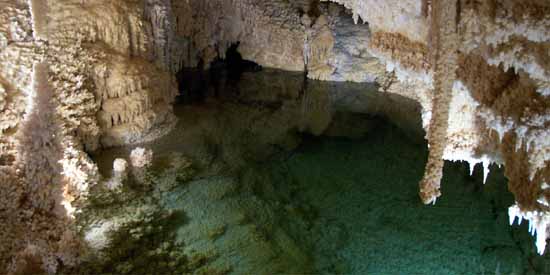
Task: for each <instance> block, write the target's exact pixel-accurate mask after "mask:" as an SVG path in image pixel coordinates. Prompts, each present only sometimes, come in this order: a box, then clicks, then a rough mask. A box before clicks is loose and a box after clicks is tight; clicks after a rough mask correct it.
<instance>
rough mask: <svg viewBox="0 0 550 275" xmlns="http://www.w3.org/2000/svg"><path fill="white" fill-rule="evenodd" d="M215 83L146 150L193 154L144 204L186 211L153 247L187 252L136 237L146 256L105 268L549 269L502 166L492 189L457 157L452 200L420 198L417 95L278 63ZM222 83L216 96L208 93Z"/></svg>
mask: <svg viewBox="0 0 550 275" xmlns="http://www.w3.org/2000/svg"><path fill="white" fill-rule="evenodd" d="M216 85H217V87H211V86H208V85H206V88H204V87H203V88H201V89H206V91H204V92H205V94H206V96H205V97H202V98H203V99H204V101H202V102H200V103H196V102H195V103H192V104H189V103H186V104H180V105H176V107H175V108H176V109H175V112H176V114H177V115H178V117H179V119H180V120H179V123H178V126H177V128H176V129H175V130H174V131H173V132H172V133H170V134H169V135H168V136H166V137H164V138H162V139H160V140H158V141H155V142H154V143H151V144H144V145H141V146H144V147H148V148H152V149H153V151H154V154H155V159H156V161H157V162H159V161H160V160H161V159H163V158H164V159H166V158H169V156H170V155H171V154H173V153H174V152H177V153H180V154H183V155H185V156H187V157H189V158H190V159H191V160H192V162H193V163H194V164H193V165H194V168H195V169H196V171H197V173H196V174H195V176H194V177H193V178H186V179H185V180H179V181H178V180H176V182H178V184H176V185H175V186H173V187H171V188H169V189H163V190H161V191H159V192H151V193H150V194H149V193H147V192H146V193H145V194H141V195H140V196H141V197H142V198H143V200H144V201H147V197H148V196H151V197H153V194H155V195H154V201H155V204H154V205H155V207H157V208H158V209H160V210H159V211H169V212H175V213H180V214H178V215H179V216H178V218H177V219H176V218H174V219H172V220H171V222H170V226H165V227H163V228H164V229H160V230H158V231H157V232H156V233H155V234H151V236H150V237H149V238H147V239H146V242H147V245H144V246H143V249H150V250H151V251H153V250H155V251H156V250H158V249H160V250H163V249H164V250H167V255H171V254H170V253H175V254H178V255H184V256H185V257H186V260H185V261H183V262H170V261H169V260H166V261H167V262H166V263H163V262H162V261H164V260H160V261H159V260H158V257H157V258H155V257H152V256H151V257H150V260H151V263H148V264H147V265H144V264H143V261H148V259H149V258H148V257H147V256H145V257H144V256H143V255H149V254H147V253H151V252H150V251H149V250H148V251H146V253H145V252H143V251H141V252H140V251H139V249H140V246H139V240H138V241H137V242H136V243H137V245H135V244H136V243H133V246H132V248H131V249H129V250H128V252H127V253H138V254H139V255H141V256H140V258H139V261H141V264H136V263H133V262H132V261H134V260H135V259H134V258H132V257H131V256H128V257H119V258H117V260H116V261H115V262H113V261H111V262H109V265H110V267H108V268H106V267H104V266H103V267H101V268H100V269H95V270H96V271H97V270H104V271H105V270H109V271H112V272H114V273H124V272H126V273H132V274H136V273H144V272H150V269H147V268H145V267H144V266H148V267H149V268H151V267H153V268H154V267H156V266H157V265H159V268H160V265H162V269H157V270H162V271H164V272H169V273H170V272H172V273H174V274H181V273H202V274H226V273H227V274H542V273H544V272H547V271H549V270H550V265H549V264H548V263H549V261H548V258H547V257H540V256H537V255H536V249H535V248H534V246H533V239H532V237H531V236H529V235H528V233H527V232H528V230H527V228H526V225H525V224H524V225H522V226H521V227H519V226H514V227H510V226H509V225H508V216H507V207H508V206H510V205H511V204H512V203H513V197H512V195H511V194H510V193H509V192H508V191H507V189H506V179H505V178H504V176H503V173H502V169H500V168H498V167H496V166H492V167H491V174H490V175H489V178H488V180H487V183H486V184H485V185H483V183H482V174H483V173H482V171H481V167H477V169H476V170H475V172H474V174H473V175H472V176H470V175H469V169H468V167H467V166H466V164H464V163H450V162H447V163H446V164H445V170H444V179H443V183H442V192H443V196H442V197H441V198H440V199H438V201H437V204H436V205H434V206H426V205H423V204H421V202H420V200H419V198H418V194H417V192H418V181H419V180H420V179H421V177H422V174H423V169H424V165H425V162H426V157H427V149H426V147H427V146H426V143H425V141H424V140H423V138H422V135H423V133H422V130H421V129H420V114H419V109H418V106H417V105H415V104H414V103H413V102H412V101H410V100H407V99H404V98H400V97H398V96H395V95H388V94H381V93H378V92H376V87H374V86H373V85H365V84H349V83H348V84H337V83H326V82H324V83H323V82H315V81H304V78H303V75H301V74H294V73H284V72H277V71H267V70H264V71H262V72H255V73H246V74H244V75H242V76H241V79H240V81H239V82H238V83H235V82H224V81H221V82H216ZM211 90H215V91H216V93H215V94H217V95H218V96H217V97H210V96H209V95H208V94H209V91H211ZM220 94H221V95H220ZM131 148H132V147H128V148H118V149H111V150H106V151H103V152H102V153H100V154H98V155H96V156H94V158H95V159H96V160H97V161H98V162H99V164H100V166H101V170H102V173H103V174H105V175H106V177H108V174H109V170H110V166H111V165H112V160H113V159H114V158H115V157H127V155H128V152H129V150H130V149H131ZM157 166H158V165H157ZM166 171H167V172H166ZM166 171H164V172H155V173H156V174H157V178H156V180H155V181H154V182H153V185H154V184H159V182H162V181H163V179H166V180H167V179H168V178H171V176H172V175H170V173H172V172H170V171H171V170H166ZM153 188H154V187H153ZM148 222H149V223H155V222H156V221H155V220H154V219H152V221H148ZM153 225H154V224H153ZM136 226H138V225H136ZM139 226H143V224H139ZM161 236H162V237H161ZM155 238H158V244H157V243H156V241H155V240H156V239H155ZM144 241H145V240H144ZM166 242H169V243H173V244H177V245H173V246H170V245H166V244H165V243H166ZM124 251H125V250H122V252H121V253H125V252H124ZM142 252H143V253H142ZM159 253H160V252H159ZM153 254H154V253H153ZM153 254H151V255H153ZM165 258H167V259H168V258H169V257H168V256H167V257H165ZM163 259H164V258H163ZM117 261H118V262H117ZM159 262H160V263H159ZM179 264H182V265H185V268H178V267H177V265H179ZM118 265H124V268H117V267H116V266H118ZM170 265H171V266H172V268H170V267H171V266H170ZM153 270H154V269H153ZM123 271H124V272H123Z"/></svg>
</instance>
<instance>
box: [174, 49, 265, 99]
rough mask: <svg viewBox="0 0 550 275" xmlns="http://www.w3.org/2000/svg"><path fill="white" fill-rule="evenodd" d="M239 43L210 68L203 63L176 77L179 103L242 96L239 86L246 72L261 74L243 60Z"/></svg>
mask: <svg viewBox="0 0 550 275" xmlns="http://www.w3.org/2000/svg"><path fill="white" fill-rule="evenodd" d="M238 47H239V42H236V43H233V44H231V46H230V47H229V48H228V49H227V50H226V51H225V53H224V55H223V56H218V57H216V58H215V59H214V60H213V61H212V62H210V63H209V64H204V61H203V60H202V59H201V60H199V63H198V66H197V67H192V68H189V67H183V68H181V69H180V70H179V71H178V72H177V73H176V80H177V82H178V91H179V96H178V101H177V102H179V103H201V102H204V100H206V99H207V98H209V97H211V96H213V97H216V98H217V97H224V96H230V95H231V94H232V93H238V89H237V86H238V82H239V80H240V78H241V75H242V74H243V73H245V72H257V71H261V70H262V67H261V66H260V65H258V64H257V63H255V62H253V61H249V60H245V59H243V58H242V56H241V54H240V53H239V52H238Z"/></svg>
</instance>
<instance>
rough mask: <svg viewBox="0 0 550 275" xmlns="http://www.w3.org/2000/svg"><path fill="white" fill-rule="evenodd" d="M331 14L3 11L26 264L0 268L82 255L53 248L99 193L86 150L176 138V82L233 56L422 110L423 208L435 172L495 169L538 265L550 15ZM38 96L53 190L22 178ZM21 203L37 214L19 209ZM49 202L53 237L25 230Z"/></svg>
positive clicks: (9, 149)
mask: <svg viewBox="0 0 550 275" xmlns="http://www.w3.org/2000/svg"><path fill="white" fill-rule="evenodd" d="M332 2H336V3H338V4H341V5H343V6H344V7H346V8H347V9H348V11H346V10H344V9H343V8H342V7H341V6H339V5H336V4H334V3H330V4H329V3H326V5H324V4H317V3H315V1H282V0H276V1H267V0H263V1H252V0H235V1H228V0H214V1H202V0H188V1H168V0H146V1H111V0H99V1H82V0H45V1H39V0H29V1H24V0H0V200H1V201H2V204H3V205H5V207H4V208H3V209H2V210H0V211H3V212H0V214H1V215H2V216H1V217H2V219H3V220H5V221H7V222H12V223H13V224H14V226H13V228H11V229H10V230H7V231H4V232H0V234H1V235H0V239H1V240H10V241H6V242H5V243H6V245H4V246H2V248H0V255H9V254H14V253H11V252H13V251H16V252H17V251H19V252H20V253H19V254H17V253H15V254H17V255H20V256H21V257H19V258H17V257H16V258H14V259H12V258H2V259H0V261H1V262H0V267H5V268H8V266H9V268H10V269H11V270H18V263H20V261H25V260H26V261H30V262H36V263H37V265H38V266H40V268H42V269H45V270H48V271H52V270H55V269H56V262H55V261H53V260H52V259H54V258H55V257H58V258H62V259H63V262H64V263H65V264H72V263H75V259H74V258H71V256H70V255H69V254H70V253H69V252H67V251H75V250H77V248H76V247H77V246H78V245H73V244H74V243H77V241H76V240H75V239H74V238H72V237H70V236H71V234H70V232H68V233H67V232H66V234H65V233H63V234H61V233H62V232H63V231H64V227H65V225H66V224H67V223H70V222H71V221H70V220H71V218H72V214H71V213H73V212H74V211H76V209H75V208H74V207H75V206H73V204H75V205H77V204H78V203H77V202H76V200H77V198H78V199H79V200H83V199H84V198H85V197H86V194H87V193H88V189H89V187H90V186H93V185H95V184H96V183H97V182H98V181H99V178H98V173H97V167H96V165H95V164H94V163H93V162H92V161H91V160H90V159H89V158H88V156H87V155H86V154H85V150H87V151H93V150H95V149H98V148H100V147H101V146H117V145H124V144H129V143H136V142H141V141H146V140H152V139H155V138H157V137H159V136H162V135H163V134H165V133H167V132H168V131H169V130H170V129H171V128H172V127H173V125H174V123H175V117H174V115H173V114H172V107H171V105H172V102H173V99H174V97H175V94H176V83H175V80H174V76H173V75H174V73H175V72H177V71H178V70H179V69H180V68H181V67H183V66H187V67H195V66H197V65H198V64H199V63H201V62H202V63H203V64H205V65H208V63H210V62H211V61H212V60H214V59H215V58H216V57H222V58H223V57H224V55H225V52H226V50H227V49H228V48H229V47H230V46H231V45H232V44H234V43H239V46H238V51H239V52H240V54H241V55H242V56H243V58H244V59H248V60H252V61H254V62H256V63H258V64H260V65H262V66H265V67H272V68H279V69H284V70H290V71H307V76H308V77H310V78H314V79H319V80H334V81H355V82H373V81H375V82H378V83H379V84H380V86H381V89H382V90H384V91H387V92H391V93H397V94H400V95H404V96H406V97H409V98H412V99H414V100H416V101H418V102H419V103H420V105H421V106H422V108H423V110H422V120H423V126H424V128H425V129H426V132H427V138H428V140H429V144H430V150H431V153H430V159H429V161H428V165H427V166H426V174H425V178H424V180H423V181H422V183H421V187H420V188H421V197H422V199H423V201H424V202H426V203H430V202H435V199H436V198H437V197H438V196H439V195H440V192H439V178H440V175H441V167H442V160H443V159H446V160H452V161H459V160H465V161H468V162H469V163H470V165H471V167H473V165H474V164H475V163H483V166H484V170H485V171H484V173H485V174H487V173H488V169H489V164H490V163H498V164H504V165H505V168H506V169H505V171H506V175H507V177H508V179H509V180H510V182H509V189H510V191H512V193H513V194H514V195H515V198H516V201H517V205H516V206H514V208H511V209H512V210H511V213H513V214H514V216H520V217H524V218H526V219H529V220H530V221H531V222H532V223H533V224H534V227H533V228H534V229H535V230H536V232H537V238H538V239H537V245H538V248H539V252H541V253H542V252H544V243H545V240H544V239H545V238H544V236H547V232H546V231H548V230H549V229H548V227H547V226H546V225H547V224H548V223H547V222H546V220H548V216H549V215H550V210H549V206H548V200H550V193H549V192H548V186H549V185H548V184H549V182H550V166H549V163H550V130H549V129H550V127H549V126H550V108H549V106H548V105H549V104H550V103H549V102H550V100H549V99H548V97H549V96H550V60H549V58H548V56H549V55H550V54H549V51H550V46H549V43H550V17H549V14H550V4H548V3H547V2H546V1H537V0H530V1H511V0H510V1H509V0H499V1H487V2H484V1H481V2H482V3H469V2H468V3H463V5H461V6H459V7H458V8H457V7H455V6H454V5H455V4H456V1H441V2H437V3H434V1H426V0H407V1H397V0H392V1H374V0H332ZM365 22H366V23H368V24H364V23H365ZM448 22H456V24H454V25H453V24H448ZM354 23H356V24H354ZM362 23H363V24H362ZM37 68H40V69H37ZM33 76H40V79H42V80H41V82H47V83H42V84H40V83H38V84H37V83H35V82H34V80H33V79H34V78H33ZM44 87H49V88H48V89H51V98H50V99H46V101H51V102H52V104H44V105H43V106H46V107H45V108H46V111H41V112H49V113H51V114H53V115H52V116H53V117H54V118H55V119H52V120H55V125H56V126H55V127H54V129H55V130H52V131H54V133H52V134H54V135H55V140H58V142H57V143H58V144H56V145H55V146H57V147H56V148H58V149H56V150H60V151H61V152H58V153H59V156H56V157H55V159H52V163H53V162H57V163H58V164H59V166H57V165H53V166H52V167H54V168H55V169H58V170H59V171H60V172H59V176H58V177H53V178H47V179H46V178H45V179H44V181H41V179H36V178H34V177H33V173H34V172H33V169H34V168H33V167H30V168H29V167H25V165H27V163H29V162H28V161H27V160H26V158H33V157H34V156H35V155H33V154H30V155H29V154H25V153H24V152H23V151H22V150H23V148H25V142H34V141H32V140H28V138H27V139H25V138H24V133H25V132H24V129H30V130H33V129H32V128H29V125H32V123H33V122H32V121H28V119H29V118H30V117H32V115H31V114H33V112H34V111H33V110H34V109H33V108H32V107H31V106H34V105H33V104H34V103H33V98H34V97H35V94H37V93H41V91H42V89H44ZM41 106H42V105H41ZM47 106H49V107H47ZM37 117H40V115H37ZM37 129H38V128H37ZM30 130H29V131H30ZM31 132H32V131H31ZM31 136H32V135H28V136H27V137H31ZM39 145H40V144H39ZM43 147H44V146H42V145H40V146H39V147H38V148H39V149H41V148H43ZM36 156H37V157H38V154H37V155H36ZM52 157H53V155H52ZM27 166H28V165H27ZM36 169H39V168H36ZM46 183H47V185H48V186H49V185H52V186H57V187H58V188H57V187H56V188H57V189H55V190H57V191H53V193H51V192H50V193H49V195H44V196H42V195H40V196H38V195H37V194H39V193H40V192H41V191H40V192H38V191H36V190H35V189H36V188H38V189H40V187H39V186H41V184H46ZM52 188H53V187H52ZM52 190H54V189H52ZM37 192H38V193H37ZM31 193H32V194H33V196H34V195H37V196H38V197H39V199H37V200H38V201H28V198H29V196H28V195H29V194H31ZM54 193H55V194H54ZM55 196H57V197H56V198H54V197H55ZM31 197H32V196H31ZM41 200H44V201H41ZM52 201H53V202H54V204H56V205H58V204H61V205H63V206H64V209H65V211H66V213H65V214H66V215H65V216H66V217H61V216H60V217H59V219H58V221H56V222H50V220H49V218H47V217H46V216H44V217H40V215H34V216H33V215H32V213H34V211H35V210H36V208H37V207H38V206H40V205H44V204H43V203H46V204H47V203H48V202H49V203H51V202H52ZM37 205H38V206H37ZM52 209H57V210H59V208H57V207H53V208H52ZM57 210H56V213H59V211H57ZM52 211H53V210H52ZM61 212H62V211H61ZM18 216H24V217H26V216H29V217H30V216H33V217H34V218H33V219H34V220H32V221H31V222H30V223H31V224H34V225H35V226H38V225H40V224H48V226H46V227H44V228H45V229H41V232H42V231H44V232H46V231H48V232H52V234H57V235H59V236H61V235H63V236H64V237H63V238H61V239H58V240H54V241H52V240H51V239H48V240H46V238H45V237H44V235H43V234H39V233H24V232H26V231H25V230H23V229H24V228H25V227H26V226H28V224H22V223H21V222H18V221H17V217H18ZM58 216H59V215H58ZM37 217H38V218H37ZM3 243H4V242H3ZM27 243H32V246H26V245H27ZM67 253H69V254H67ZM61 255H62V256H61ZM67 255H69V256H67ZM35 258H36V259H35ZM37 259H38V260H37Z"/></svg>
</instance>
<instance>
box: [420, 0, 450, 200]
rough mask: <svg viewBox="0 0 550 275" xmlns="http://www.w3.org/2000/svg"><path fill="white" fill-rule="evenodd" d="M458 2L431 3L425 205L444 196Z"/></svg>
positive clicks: (443, 0)
mask: <svg viewBox="0 0 550 275" xmlns="http://www.w3.org/2000/svg"><path fill="white" fill-rule="evenodd" d="M456 12H457V11H456V0H442V1H434V2H433V3H432V25H431V28H432V36H433V40H432V42H433V45H432V47H433V49H434V55H435V56H434V58H433V64H434V66H433V68H434V99H433V107H432V119H431V123H430V129H429V133H428V144H429V148H430V153H429V156H428V163H427V164H426V170H425V172H424V177H423V179H422V181H421V182H420V197H421V199H422V201H423V202H424V203H425V204H429V203H435V201H436V199H437V197H439V196H440V195H441V191H440V190H439V189H440V185H441V178H442V177H443V163H444V162H443V152H444V150H445V147H446V146H447V127H448V121H449V106H450V102H451V99H452V89H453V83H454V81H455V79H456V69H457V64H458V54H457V50H458V35H457V29H456V25H455V24H449V22H453V23H454V22H455V18H456V16H457V14H456Z"/></svg>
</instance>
